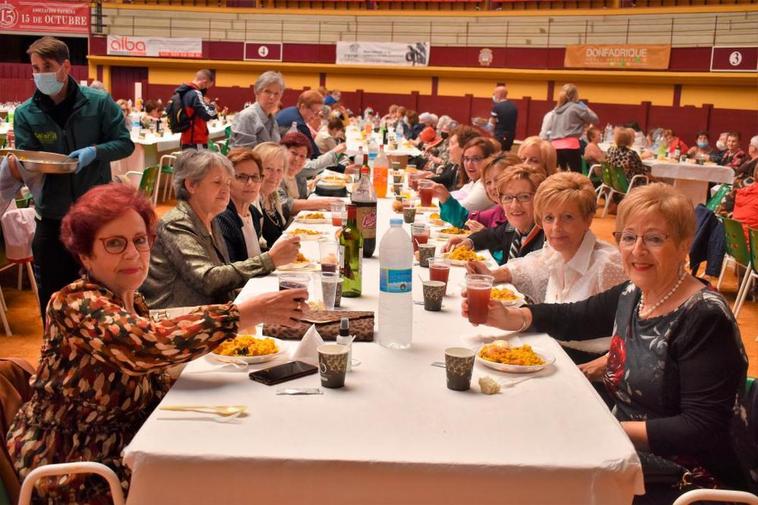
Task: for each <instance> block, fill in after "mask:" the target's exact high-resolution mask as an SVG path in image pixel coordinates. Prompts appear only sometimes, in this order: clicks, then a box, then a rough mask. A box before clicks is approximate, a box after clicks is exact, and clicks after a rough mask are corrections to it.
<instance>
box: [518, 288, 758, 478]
mask: <svg viewBox="0 0 758 505" xmlns="http://www.w3.org/2000/svg"><path fill="white" fill-rule="evenodd" d="M639 298H640V291H639V289H638V288H636V287H635V286H634V285H633V284H632V283H631V282H626V283H623V284H619V285H618V286H615V287H613V288H611V289H609V290H608V291H605V292H603V293H600V294H597V295H594V296H591V297H590V298H588V299H586V300H583V301H581V302H575V303H558V304H546V303H543V304H537V305H532V306H529V307H528V308H529V309H530V310H531V312H532V321H533V322H532V330H535V331H539V332H544V333H548V334H549V335H550V336H552V337H554V338H557V339H559V340H585V339H592V338H598V337H605V336H608V335H614V336H613V340H612V341H611V350H610V352H609V356H608V368H607V371H606V372H605V375H604V376H603V381H604V382H605V385H606V387H607V388H608V390H609V392H610V393H611V395H612V396H613V397H614V399H615V401H616V408H615V410H614V414H615V415H616V418H617V419H619V421H628V420H634V421H636V420H640V421H645V423H646V425H647V437H648V445H649V447H650V451H651V452H652V453H654V454H657V455H658V456H662V457H664V458H676V457H679V458H682V457H684V458H687V459H689V460H690V461H691V460H693V459H694V460H695V461H697V462H698V463H700V464H702V465H703V466H704V467H705V468H707V469H709V470H711V471H712V472H713V473H714V474H715V475H716V476H717V477H719V478H720V479H722V481H723V482H725V483H727V484H731V485H738V486H739V485H742V482H740V480H741V478H740V476H739V471H737V470H736V469H735V464H736V461H737V460H736V457H735V456H734V453H733V448H732V445H731V441H730V436H729V426H730V421H731V419H732V416H733V412H732V407H733V405H734V404H735V400H736V399H737V398H738V396H739V395H740V392H741V391H742V388H743V387H744V384H745V376H746V372H747V357H746V356H745V352H744V348H743V345H742V340H741V338H740V333H739V329H738V328H737V323H736V322H735V320H734V316H732V313H731V311H730V310H729V308H728V306H727V304H726V301H725V300H724V299H723V297H722V296H721V295H719V294H718V293H715V292H712V291H711V290H709V289H707V288H706V289H704V290H702V291H700V292H698V293H696V294H695V295H693V296H692V297H691V298H690V299H689V300H687V301H686V302H685V303H683V304H682V305H681V306H680V307H679V308H678V309H676V310H674V311H673V312H671V313H669V314H665V315H663V316H658V317H654V318H649V319H640V318H639V317H638V316H637V314H636V307H637V303H638V301H639Z"/></svg>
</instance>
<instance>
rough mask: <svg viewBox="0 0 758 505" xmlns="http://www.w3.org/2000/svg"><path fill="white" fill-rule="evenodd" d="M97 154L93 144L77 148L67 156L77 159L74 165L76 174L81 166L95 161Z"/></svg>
mask: <svg viewBox="0 0 758 505" xmlns="http://www.w3.org/2000/svg"><path fill="white" fill-rule="evenodd" d="M96 155H97V150H96V149H95V147H94V146H89V147H84V148H82V149H77V150H76V151H74V152H73V153H71V154H69V155H68V157H69V158H72V159H75V160H79V163H78V164H77V165H76V173H77V174H78V173H79V172H80V171H81V170H82V168H84V167H86V166H87V165H89V164H90V163H92V162H93V161H95V156H96Z"/></svg>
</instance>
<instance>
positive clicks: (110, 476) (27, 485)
mask: <svg viewBox="0 0 758 505" xmlns="http://www.w3.org/2000/svg"><path fill="white" fill-rule="evenodd" d="M74 473H94V474H97V475H99V476H101V477H102V478H104V479H105V480H106V481H107V482H108V487H110V490H111V496H112V498H113V504H114V505H125V503H126V502H125V500H124V491H123V490H122V489H121V482H120V481H119V479H118V476H117V475H116V472H114V471H113V470H111V469H110V468H108V467H107V466H105V465H103V464H102V463H95V462H94V461H82V462H77V463H56V464H53V465H43V466H40V467H37V468H35V469H34V470H32V471H31V472H29V475H27V476H26V478H25V479H24V482H23V483H22V484H21V492H20V494H19V498H18V505H29V504H30V503H31V500H32V492H33V491H34V485H35V484H36V483H37V481H38V480H40V479H42V478H45V477H57V476H60V475H67V474H74Z"/></svg>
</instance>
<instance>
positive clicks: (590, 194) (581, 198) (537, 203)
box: [534, 172, 597, 222]
mask: <svg viewBox="0 0 758 505" xmlns="http://www.w3.org/2000/svg"><path fill="white" fill-rule="evenodd" d="M559 175H560V176H559ZM571 202H573V203H575V204H576V207H577V209H578V210H579V215H581V216H582V217H583V218H585V219H587V218H589V219H591V218H592V217H594V216H595V210H597V194H596V193H595V188H594V187H593V186H592V183H591V182H590V180H589V179H588V178H587V177H585V176H583V175H580V174H576V173H573V172H564V173H562V174H555V175H552V176H550V177H548V178H547V179H545V182H543V183H542V184H541V185H540V187H539V189H537V193H536V194H535V195H534V216H535V218H536V219H537V221H538V222H541V221H542V216H543V215H544V214H545V212H548V210H549V209H554V208H556V207H564V206H566V205H567V204H569V203H571Z"/></svg>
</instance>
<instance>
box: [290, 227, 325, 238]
mask: <svg viewBox="0 0 758 505" xmlns="http://www.w3.org/2000/svg"><path fill="white" fill-rule="evenodd" d="M287 233H289V234H290V235H304V236H307V237H315V236H316V235H321V232H320V231H316V230H308V229H305V228H295V229H294V230H292V231H289V230H288V231H287Z"/></svg>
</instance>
